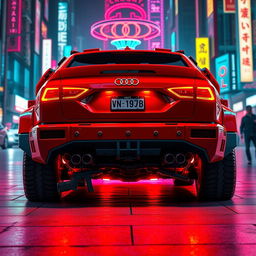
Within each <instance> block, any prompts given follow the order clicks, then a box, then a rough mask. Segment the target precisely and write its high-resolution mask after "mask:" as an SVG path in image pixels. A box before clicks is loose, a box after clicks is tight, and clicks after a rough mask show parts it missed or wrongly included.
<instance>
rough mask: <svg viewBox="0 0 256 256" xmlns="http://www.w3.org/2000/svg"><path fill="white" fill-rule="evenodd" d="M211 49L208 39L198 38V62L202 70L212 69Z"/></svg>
mask: <svg viewBox="0 0 256 256" xmlns="http://www.w3.org/2000/svg"><path fill="white" fill-rule="evenodd" d="M209 51H210V49H209V38H208V37H197V38H196V61H197V63H198V66H199V67H200V68H204V67H205V68H208V69H210V52H209Z"/></svg>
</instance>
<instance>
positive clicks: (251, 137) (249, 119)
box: [240, 105, 256, 165]
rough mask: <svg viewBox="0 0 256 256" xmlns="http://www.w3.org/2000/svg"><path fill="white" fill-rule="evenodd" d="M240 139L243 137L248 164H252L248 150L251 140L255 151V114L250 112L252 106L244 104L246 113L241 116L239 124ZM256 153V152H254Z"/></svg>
mask: <svg viewBox="0 0 256 256" xmlns="http://www.w3.org/2000/svg"><path fill="white" fill-rule="evenodd" d="M240 133H241V139H243V138H244V142H245V148H246V155H247V159H248V165H251V164H252V156H251V151H250V144H251V141H252V142H253V144H254V147H255V153H256V115H254V114H253V113H252V106H250V105H248V106H246V115H245V116H244V117H243V118H242V122H241V125H240ZM255 155H256V154H255Z"/></svg>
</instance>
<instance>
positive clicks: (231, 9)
mask: <svg viewBox="0 0 256 256" xmlns="http://www.w3.org/2000/svg"><path fill="white" fill-rule="evenodd" d="M223 10H224V12H225V13H235V12H236V0H223Z"/></svg>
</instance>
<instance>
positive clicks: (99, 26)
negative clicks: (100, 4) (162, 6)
mask: <svg viewBox="0 0 256 256" xmlns="http://www.w3.org/2000/svg"><path fill="white" fill-rule="evenodd" d="M146 2H147V0H133V1H131V0H105V19H104V20H102V21H99V22H96V23H94V24H93V25H92V26H91V35H92V36H93V37H95V38H97V39H99V40H103V41H106V42H107V41H108V40H116V39H129V40H130V39H136V40H142V39H143V40H147V41H148V40H152V39H154V38H156V37H159V36H160V35H161V30H160V26H159V24H158V22H154V21H151V20H149V19H148V15H147V12H146V11H145V3H146Z"/></svg>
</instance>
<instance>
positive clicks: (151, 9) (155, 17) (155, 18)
mask: <svg viewBox="0 0 256 256" xmlns="http://www.w3.org/2000/svg"><path fill="white" fill-rule="evenodd" d="M148 19H149V20H151V21H152V22H154V23H155V24H157V25H158V26H159V28H160V35H159V36H157V37H154V38H152V39H151V40H150V41H149V42H148V47H149V49H154V48H164V2H163V0H148Z"/></svg>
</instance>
